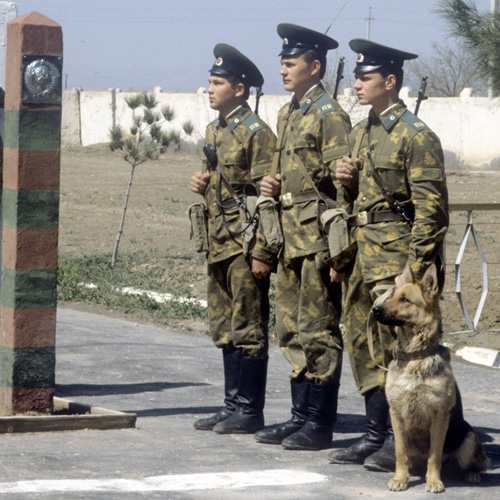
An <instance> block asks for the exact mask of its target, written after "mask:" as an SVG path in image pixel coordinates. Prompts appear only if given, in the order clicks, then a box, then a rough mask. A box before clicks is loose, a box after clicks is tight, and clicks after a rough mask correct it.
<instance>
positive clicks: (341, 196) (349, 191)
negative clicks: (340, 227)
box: [335, 128, 359, 214]
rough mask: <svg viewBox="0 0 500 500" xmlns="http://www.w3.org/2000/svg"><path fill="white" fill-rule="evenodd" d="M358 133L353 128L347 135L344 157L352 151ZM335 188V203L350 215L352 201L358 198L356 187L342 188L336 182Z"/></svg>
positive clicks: (342, 186)
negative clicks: (346, 149) (347, 144)
mask: <svg viewBox="0 0 500 500" xmlns="http://www.w3.org/2000/svg"><path fill="white" fill-rule="evenodd" d="M358 133H359V128H354V129H352V131H351V133H350V134H349V151H348V152H347V154H346V156H351V151H352V150H353V149H354V143H355V142H356V137H357V135H358ZM335 166H336V165H335ZM358 180H359V179H358ZM335 187H336V188H337V201H338V203H339V205H340V206H341V207H342V208H343V209H344V210H346V211H347V213H349V214H351V213H352V207H353V205H354V201H355V200H356V198H357V196H358V186H355V187H347V186H344V185H343V184H340V182H338V181H336V183H335Z"/></svg>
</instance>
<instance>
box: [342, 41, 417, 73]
mask: <svg viewBox="0 0 500 500" xmlns="http://www.w3.org/2000/svg"><path fill="white" fill-rule="evenodd" d="M349 47H351V49H352V50H354V52H357V54H358V59H357V61H356V62H357V64H356V67H355V68H354V73H368V72H369V71H375V70H377V69H380V68H382V67H383V66H388V67H391V66H392V67H394V68H402V67H403V63H404V62H405V61H407V60H409V59H416V58H417V57H418V55H417V54H412V53H411V52H404V51H402V50H398V49H393V48H391V47H386V46H385V45H380V44H379V43H375V42H372V41H371V40H365V39H364V38H355V39H354V40H351V41H350V42H349Z"/></svg>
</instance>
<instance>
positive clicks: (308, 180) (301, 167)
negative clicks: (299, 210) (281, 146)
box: [296, 155, 323, 200]
mask: <svg viewBox="0 0 500 500" xmlns="http://www.w3.org/2000/svg"><path fill="white" fill-rule="evenodd" d="M296 156H297V158H298V160H299V167H300V169H301V170H302V173H303V174H304V177H305V178H306V181H307V182H308V183H309V184H310V185H311V186H312V188H313V189H314V191H315V193H316V194H317V195H318V198H319V199H320V200H321V199H322V198H323V197H322V196H321V193H320V192H319V189H318V188H317V187H316V184H314V181H313V180H312V178H311V176H310V175H309V172H308V171H307V169H306V166H305V165H304V162H303V161H302V159H301V157H300V156H299V155H296Z"/></svg>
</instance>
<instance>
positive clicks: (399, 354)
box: [392, 345, 439, 361]
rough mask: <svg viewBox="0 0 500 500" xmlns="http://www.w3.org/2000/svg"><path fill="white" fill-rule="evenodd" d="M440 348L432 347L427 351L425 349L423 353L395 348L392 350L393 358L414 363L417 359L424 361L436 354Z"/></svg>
mask: <svg viewBox="0 0 500 500" xmlns="http://www.w3.org/2000/svg"><path fill="white" fill-rule="evenodd" d="M438 348H439V345H438V346H437V347H436V346H432V345H431V346H429V347H427V349H423V350H422V351H415V352H405V351H401V350H399V349H398V348H397V347H395V348H394V349H393V350H392V358H393V359H395V360H397V361H414V360H416V359H423V358H426V357H427V356H432V355H433V354H435V353H436V351H437V350H438Z"/></svg>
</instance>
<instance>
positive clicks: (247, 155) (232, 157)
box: [205, 103, 276, 263]
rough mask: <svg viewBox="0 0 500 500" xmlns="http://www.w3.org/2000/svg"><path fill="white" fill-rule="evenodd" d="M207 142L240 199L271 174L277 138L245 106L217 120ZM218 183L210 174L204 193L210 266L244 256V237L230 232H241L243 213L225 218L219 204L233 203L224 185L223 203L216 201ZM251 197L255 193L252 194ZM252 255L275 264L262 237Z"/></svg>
mask: <svg viewBox="0 0 500 500" xmlns="http://www.w3.org/2000/svg"><path fill="white" fill-rule="evenodd" d="M205 142H206V144H211V145H212V146H213V147H214V148H215V150H216V152H217V159H218V163H219V166H220V168H221V169H222V171H223V172H224V175H225V177H226V179H227V180H228V181H229V183H230V184H231V187H232V188H233V189H234V191H235V193H236V194H237V195H238V197H242V195H243V191H244V186H245V184H247V183H254V184H256V185H258V184H259V183H260V181H261V179H262V177H264V176H265V175H267V174H269V173H270V171H271V164H272V157H273V152H274V149H275V147H276V136H275V135H274V133H273V131H272V130H271V129H270V127H269V126H268V125H267V124H266V123H264V122H263V121H262V120H261V119H260V118H259V117H258V116H257V115H255V114H254V113H253V112H252V111H251V109H250V107H249V106H248V104H246V103H245V104H244V105H243V106H241V107H240V108H238V109H237V110H235V111H234V112H233V113H231V115H230V116H229V117H227V118H226V120H224V119H217V120H215V121H213V122H212V123H210V124H209V125H208V127H207V129H206V133H205ZM219 179H220V175H219V174H218V173H217V171H211V172H210V182H209V185H208V187H207V189H206V191H205V203H206V206H207V212H208V237H209V253H208V262H209V263H213V262H220V261H222V260H225V259H227V258H229V257H232V256H234V255H238V254H241V253H242V252H243V246H242V236H241V235H237V234H232V233H231V232H230V231H229V230H228V228H229V229H230V230H231V231H234V232H240V231H241V229H242V223H241V219H240V212H239V209H238V208H237V207H234V208H230V209H226V210H225V217H224V216H223V214H222V212H221V209H220V208H219V204H218V201H222V203H223V204H224V203H227V204H231V202H232V200H234V199H233V197H232V196H231V195H230V194H229V192H228V190H227V189H226V187H225V186H224V184H223V183H222V184H221V187H220V198H221V200H218V199H217V193H218V190H219V187H218V184H219ZM249 194H252V195H253V194H255V193H254V192H252V191H251V190H250V192H249ZM224 218H225V221H224ZM226 225H227V227H226ZM251 254H252V256H253V257H256V258H257V259H260V260H263V261H266V262H272V261H273V257H274V256H273V253H272V251H271V249H270V248H268V247H267V246H266V243H265V239H264V237H263V235H261V234H259V233H257V241H256V243H255V245H254V247H253V249H252V251H251Z"/></svg>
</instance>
